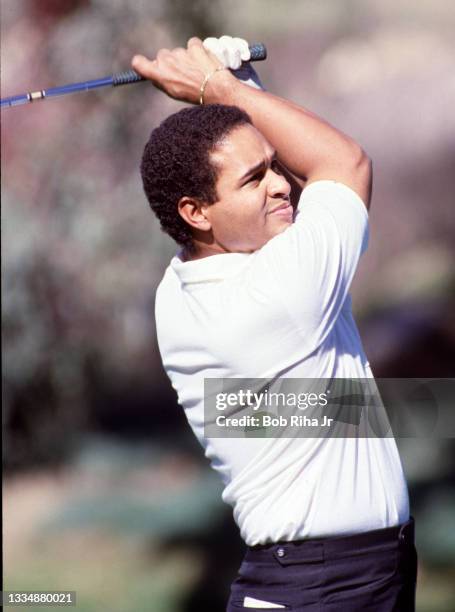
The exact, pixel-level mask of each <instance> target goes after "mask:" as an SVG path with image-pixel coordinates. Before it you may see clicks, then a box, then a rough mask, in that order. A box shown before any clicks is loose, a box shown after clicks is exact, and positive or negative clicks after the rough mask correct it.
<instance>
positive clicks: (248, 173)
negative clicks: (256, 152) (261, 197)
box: [239, 151, 276, 181]
mask: <svg viewBox="0 0 455 612" xmlns="http://www.w3.org/2000/svg"><path fill="white" fill-rule="evenodd" d="M275 159H276V151H273V153H272V154H271V156H270V161H274V160H275ZM262 168H264V160H262V161H260V162H259V163H258V164H256V165H255V166H252V167H251V168H249V169H248V170H247V171H246V172H245V174H243V175H242V176H241V177H240V178H239V181H243V180H244V179H246V178H247V177H249V176H251V175H252V174H255V173H256V172H258V171H259V170H262Z"/></svg>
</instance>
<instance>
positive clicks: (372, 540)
mask: <svg viewBox="0 0 455 612" xmlns="http://www.w3.org/2000/svg"><path fill="white" fill-rule="evenodd" d="M398 545H404V546H408V545H414V519H413V517H412V516H411V517H410V518H409V520H408V521H406V522H405V523H403V524H402V525H397V526H396V527H386V528H385V529H376V530H374V531H365V532H363V533H357V534H355V535H349V536H331V537H329V538H310V539H308V540H295V541H293V542H276V543H274V544H263V545H258V546H249V547H247V552H246V555H245V561H250V562H253V563H256V562H259V563H267V562H273V563H276V561H278V562H279V563H280V564H281V565H291V564H294V563H315V562H318V561H319V562H322V561H325V560H328V559H336V558H340V557H345V556H351V555H356V554H362V553H367V552H374V551H375V550H385V549H388V548H390V549H392V548H394V547H397V546H398Z"/></svg>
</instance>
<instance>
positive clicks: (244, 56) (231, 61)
mask: <svg viewBox="0 0 455 612" xmlns="http://www.w3.org/2000/svg"><path fill="white" fill-rule="evenodd" d="M202 44H203V45H204V47H205V48H206V49H207V50H208V51H211V52H212V53H213V54H214V55H215V56H216V57H217V59H218V60H219V61H220V62H221V63H222V64H223V65H224V66H225V67H226V68H229V69H230V70H231V72H232V73H233V74H234V75H235V76H236V77H237V78H238V79H239V80H240V81H242V82H243V83H245V85H250V86H251V87H255V88H256V89H264V87H263V86H262V83H261V81H260V79H259V77H258V75H257V73H256V71H255V70H254V68H253V67H252V66H251V63H250V61H249V59H250V56H251V54H250V49H249V47H248V43H247V41H246V40H244V39H243V38H232V36H221V38H213V37H210V38H206V39H205V40H204V42H203V43H202Z"/></svg>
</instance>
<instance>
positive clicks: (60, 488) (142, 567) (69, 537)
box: [0, 0, 455, 612]
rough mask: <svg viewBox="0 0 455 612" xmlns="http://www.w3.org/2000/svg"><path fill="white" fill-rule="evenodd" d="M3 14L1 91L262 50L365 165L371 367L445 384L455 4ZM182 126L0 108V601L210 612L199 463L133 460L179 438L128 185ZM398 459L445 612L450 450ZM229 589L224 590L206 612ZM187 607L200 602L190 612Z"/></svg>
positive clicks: (423, 450)
mask: <svg viewBox="0 0 455 612" xmlns="http://www.w3.org/2000/svg"><path fill="white" fill-rule="evenodd" d="M0 8H1V16H2V19H1V39H2V46H1V60H2V83H1V88H2V96H6V95H13V94H15V93H20V92H21V91H28V90H33V89H39V88H41V87H47V86H53V85H58V84H63V83H67V82H72V81H77V80H84V79H90V78H96V77H100V76H102V75H104V74H109V73H112V72H114V71H117V70H122V69H124V68H127V67H128V66H129V61H130V58H131V57H132V55H133V54H134V53H136V52H141V53H144V54H146V55H149V56H150V57H153V56H154V54H155V53H156V52H157V51H158V49H159V48H161V47H167V48H172V47H173V46H183V45H184V44H185V42H186V38H187V37H189V36H192V35H198V36H200V37H201V38H204V37H205V36H206V35H217V34H224V33H228V34H234V35H238V36H244V37H246V38H248V39H250V40H251V41H252V42H253V41H263V42H265V43H266V44H267V47H268V50H269V59H268V61H267V62H264V63H263V64H261V66H260V68H259V70H260V72H261V75H262V76H263V80H264V82H265V84H266V87H267V88H268V89H269V90H270V91H273V92H277V93H278V94H280V95H283V96H284V97H289V98H290V99H293V100H295V101H296V102H297V103H302V104H304V105H306V106H308V107H310V108H312V109H313V110H315V111H316V112H318V113H319V114H321V115H322V116H324V117H326V118H327V119H328V120H329V121H331V122H332V123H334V124H335V125H337V126H339V127H340V128H341V129H343V130H344V131H345V132H347V133H349V134H351V135H352V136H353V137H355V138H357V139H358V140H359V142H360V143H361V144H362V145H363V146H364V148H365V149H366V150H367V152H368V153H369V155H370V156H371V157H372V158H373V160H374V167H375V186H374V199H373V207H372V211H371V239H370V248H369V251H368V254H367V255H366V257H364V260H363V261H362V263H361V266H360V269H359V273H358V275H357V278H356V281H355V283H354V288H353V294H354V304H355V307H356V308H357V311H358V313H360V314H361V320H360V327H361V335H362V338H363V341H364V345H365V349H366V352H367V354H368V355H369V358H370V361H371V363H372V366H373V370H374V371H375V373H376V374H377V375H382V376H393V377H400V376H405V377H406V376H411V377H416V376H424V377H426V376H450V375H452V376H453V372H454V364H455V317H454V313H455V276H454V267H453V259H454V255H455V246H454V245H455V241H454V239H453V237H454V235H455V215H454V214H453V193H454V176H453V167H454V163H455V114H454V113H453V100H454V99H455V82H454V80H453V55H454V51H455V49H454V47H455V45H454V41H453V28H454V25H455V8H454V4H453V2H451V1H450V0H424V1H422V2H419V3H416V2H414V1H413V0H402V1H401V2H399V3H397V2H395V1H393V0H383V1H382V2H381V3H377V2H363V1H362V0H340V2H337V3H334V2H328V1H325V2H320V1H319V0H302V2H299V3H296V2H293V1H291V0H283V1H281V2H275V1H274V0H249V1H247V2H245V1H241V0H228V1H225V2H221V1H215V0H210V1H209V0H198V1H195V2H185V1H184V0H167V1H166V0H153V1H152V0H150V1H149V0H148V1H145V0H140V1H134V2H133V1H132V0H64V1H57V0H43V1H40V2H35V1H34V0H17V1H15V2H11V1H10V0H0ZM180 107H181V105H180V104H179V103H177V102H175V101H172V100H169V99H167V98H165V97H164V96H163V95H162V94H161V93H160V92H157V91H156V90H155V89H154V88H153V87H152V86H151V85H150V84H147V83H142V84H137V85H132V86H126V87H123V88H117V89H113V90H109V91H108V90H103V91H101V92H93V93H87V94H81V95H79V96H73V97H68V98H65V99H62V100H58V101H48V102H41V103H37V104H33V105H29V106H23V107H17V108H15V109H10V110H5V111H2V133H1V143H2V158H1V165H2V166H1V170H2V255H3V257H2V298H3V299H2V329H3V337H2V339H3V357H4V359H3V405H4V413H3V422H4V442H5V453H4V462H5V466H6V468H7V470H8V472H7V473H8V475H9V476H10V477H11V479H12V480H11V481H9V482H10V483H11V487H10V486H9V485H8V487H7V498H8V497H9V503H10V508H11V513H10V514H8V515H7V517H6V531H5V537H6V541H7V548H6V557H7V560H8V570H7V571H8V573H7V576H8V585H9V588H27V589H28V588H33V586H36V588H40V587H42V585H46V588H47V586H52V585H54V584H55V585H56V588H57V585H58V586H61V588H68V585H70V584H74V582H76V584H75V586H76V588H78V589H79V588H80V590H81V593H83V601H82V603H81V604H80V605H81V606H82V607H81V608H80V609H82V610H87V612H88V611H89V610H90V611H92V610H93V611H94V610H100V609H110V610H116V609H118V610H122V611H126V612H128V611H129V610H137V609H139V610H141V609H146V608H147V607H148V604H149V603H150V600H151V599H150V598H152V599H153V602H154V608H153V609H154V610H155V611H159V610H162V611H163V612H171V611H172V612H175V611H177V610H182V609H185V610H188V612H189V611H190V610H194V609H199V610H203V609H205V608H204V606H203V605H202V604H200V605H199V604H197V602H198V601H200V600H198V597H200V595H197V594H194V593H196V592H198V593H201V592H202V593H203V592H204V591H207V590H209V588H208V583H209V584H212V585H215V584H217V580H218V577H217V574H216V568H217V567H220V566H221V564H222V563H223V554H222V552H220V550H211V549H210V546H213V544H214V542H216V541H217V538H218V537H219V535H220V533H223V534H228V538H227V539H228V541H223V546H224V547H225V549H226V550H228V548H229V546H230V545H234V543H235V542H237V540H236V539H235V538H236V537H237V536H235V535H232V532H229V527H227V526H226V525H224V526H223V527H222V528H218V531H219V532H220V533H218V534H217V535H216V536H215V535H214V532H213V530H216V527H215V525H216V524H217V522H216V519H215V516H219V514H218V513H219V512H220V510H217V503H218V501H219V498H218V493H217V487H216V485H215V484H214V481H213V480H212V479H211V478H212V477H211V476H208V475H207V474H206V472H204V471H203V468H201V467H200V465H199V466H198V467H197V468H194V474H193V475H192V477H191V478H190V479H189V481H188V484H187V486H185V484H184V483H183V482H181V480H180V479H179V475H178V472H179V470H181V471H182V473H183V474H184V473H185V470H184V466H183V465H182V463H181V462H180V463H179V462H178V461H177V463H176V465H178V470H174V471H172V475H171V476H169V475H168V480H164V481H163V480H160V479H159V478H158V479H157V480H156V481H155V480H153V475H154V474H155V471H156V470H157V471H158V473H159V472H160V468H159V466H160V461H161V459H159V457H158V456H156V457H152V456H151V455H148V454H147V453H145V455H144V456H143V457H142V458H141V456H139V455H140V453H141V452H142V450H140V449H141V448H142V447H140V448H139V447H138V444H139V442H138V439H142V438H143V437H144V436H148V437H149V438H150V440H151V442H150V444H152V441H153V445H154V446H156V447H157V449H158V450H159V448H161V447H160V444H162V443H163V440H164V439H166V440H167V441H168V442H170V441H171V440H172V442H173V444H174V446H175V449H176V451H175V452H176V453H177V454H178V452H180V451H177V449H179V448H181V444H182V440H181V438H180V433H179V432H184V433H183V434H182V435H183V436H185V435H186V436H187V438H188V439H189V436H190V433H189V432H188V429H187V425H186V422H185V418H184V416H183V415H182V414H181V412H179V409H178V407H177V406H176V403H175V395H174V394H173V393H172V391H170V389H169V384H168V382H167V379H166V378H165V376H164V373H163V371H162V367H161V364H160V359H159V354H158V351H157V347H156V341H155V329H154V321H153V305H154V294H155V290H156V287H157V284H158V282H159V280H160V278H161V276H162V274H163V271H164V268H165V266H166V265H167V263H168V261H169V259H170V257H171V255H172V254H173V253H174V251H175V247H174V245H173V244H172V242H171V241H170V240H168V239H167V237H166V236H164V235H163V234H162V233H161V232H160V230H159V227H158V224H157V223H156V222H155V220H154V218H153V215H152V214H151V213H150V211H148V209H147V203H146V201H145V197H144V195H143V193H142V188H141V184H140V177H139V172H138V166H139V161H140V157H141V153H142V147H143V145H144V144H145V142H146V140H147V138H148V136H149V133H150V131H151V129H152V128H153V127H154V126H156V125H157V124H158V123H159V122H160V121H161V120H162V119H164V118H165V117H166V116H167V115H168V114H169V113H171V112H174V111H176V110H178V109H179V108H180ZM90 431H91V432H93V431H99V432H100V431H103V432H111V433H112V432H115V433H116V434H118V435H119V434H122V435H123V436H125V435H126V434H128V435H129V436H130V437H131V436H132V437H133V442H132V444H133V446H132V447H131V448H130V450H128V451H126V450H124V449H123V450H120V449H119V447H118V446H116V445H114V446H113V448H111V450H107V449H106V445H105V444H101V445H100V444H99V443H96V444H94V446H93V447H91V448H92V450H91V451H90V452H88V451H87V444H88V442H87V440H86V436H87V432H90ZM399 444H400V450H401V452H402V456H403V462H404V467H405V471H406V474H407V476H408V478H409V481H410V492H411V498H412V507H413V512H414V514H415V516H416V519H417V539H418V543H419V550H420V552H421V580H420V583H419V610H420V612H423V611H426V610H428V611H430V610H431V611H432V612H434V611H440V612H442V611H448V610H451V609H453V605H452V603H451V602H453V600H454V599H455V595H454V592H453V584H454V576H453V569H452V568H453V565H454V554H455V552H454V551H455V543H454V542H453V538H452V537H451V534H452V533H454V532H455V528H454V526H453V524H452V521H453V515H454V512H455V507H454V498H453V489H454V487H453V484H454V482H453V479H454V476H453V474H454V466H455V445H454V444H453V440H430V439H428V440H412V439H409V440H399ZM94 448H97V449H98V450H97V451H94V450H93V449H94ZM134 448H135V449H136V450H138V448H139V451H138V452H139V455H137V454H135V452H134V451H133V450H132V449H134ZM194 450H195V447H191V450H190V451H189V455H188V456H185V457H186V458H185V460H184V463H185V461H186V462H188V464H189V465H191V462H192V461H194V459H192V457H193V454H194ZM197 450H198V452H199V453H200V455H202V453H201V451H200V449H197ZM93 453H95V455H96V453H99V457H103V458H102V459H99V460H97V459H95V458H94V455H93ZM158 455H159V452H158ZM127 457H129V459H127ZM189 457H191V459H190V458H189ZM84 461H86V462H87V463H86V464H87V466H90V468H89V471H90V470H91V471H93V474H94V475H93V481H92V483H91V484H88V480H86V479H85V476H84V477H83V478H82V477H81V478H82V480H78V479H77V478H76V480H72V478H73V476H74V473H76V474H79V473H83V474H85V475H87V470H86V469H85V468H84V465H85V464H84ZM78 462H79V463H78ZM125 462H126V464H125ZM45 465H47V466H51V465H53V466H60V468H59V471H57V472H56V474H55V475H54V476H52V477H51V476H50V475H48V477H47V478H48V480H46V478H45V477H43V478H40V477H39V476H37V480H36V481H35V480H34V479H33V477H32V476H30V474H29V471H30V470H39V469H40V468H41V467H42V466H45ZM108 466H110V467H108ZM133 466H135V467H133ZM138 466H142V467H138ZM204 469H206V468H204ZM131 470H133V471H134V472H135V473H137V471H138V470H139V472H140V474H141V477H140V478H139V479H138V480H135V478H134V476H133V474H132V472H131ZM165 471H166V470H165ZM21 473H22V476H21ZM147 473H149V474H150V475H151V478H152V480H153V482H152V483H151V482H150V481H149V480H147V478H146V477H145V474H147ZM84 479H85V480H84ZM50 481H52V484H49V483H50ZM127 481H130V482H133V483H136V484H134V485H131V486H132V489H131V490H126V489H125V488H124V485H123V484H122V486H120V484H119V483H125V482H127ZM46 482H47V485H46ZM14 483H16V485H15V484H14ZM106 483H107V484H106ZM172 483H174V484H172ZM176 483H178V486H176ZM173 486H174V488H173ZM175 487H176V488H175ZM21 493H22V495H21ZM217 500H218V501H217ZM68 504H70V505H68ZM175 508H177V510H175ZM170 509H172V511H171V510H170ZM57 510H58V512H57ZM183 510H188V513H189V514H188V516H189V517H190V518H188V521H186V520H185V518H184V517H183V514H182V513H181V512H182V511H183ZM174 512H175V514H174ZM212 513H213V517H214V523H213V524H212V523H211V521H210V517H211V514H212ZM11 517H14V520H12V519H11ZM21 517H22V518H23V519H24V520H22V518H21ZM197 517H199V519H198V518H197ZM95 519H96V520H95ZM52 521H54V523H53V522H52ZM100 522H102V523H103V525H104V527H105V529H106V531H107V532H108V534H107V535H106V534H105V535H104V536H103V535H100V530H99V525H100ZM63 524H66V526H67V528H66V529H63ZM228 524H229V525H231V527H232V520H231V519H230V523H228ZM27 525H29V526H30V529H27ZM44 525H47V526H48V530H46V534H47V535H46V538H47V545H46V544H45V542H44V541H43V534H41V539H40V536H39V534H40V532H41V531H42V530H43V526H44ZM52 525H53V527H52ZM209 525H211V528H212V531H210V528H209ZM205 526H206V527H207V531H204V528H205ZM121 527H122V528H125V530H124V531H122V529H121ZM130 527H131V529H130ZM180 527H185V529H187V532H188V534H190V539H191V543H189V542H183V541H182V534H179V533H178V531H179V529H180ZM158 528H159V530H163V532H166V534H167V537H168V538H169V539H172V538H176V537H178V539H179V544H178V546H177V548H176V549H175V550H174V552H173V553H172V554H169V556H167V557H165V559H166V561H164V562H163V560H162V559H160V558H159V556H157V557H156V558H155V557H154V556H153V555H154V554H155V553H156V554H157V555H158V552H157V551H159V550H160V544H159V542H157V540H158V538H157V532H158ZM52 529H54V531H52ZM49 530H50V531H49ZM113 531H115V534H116V535H114V534H113V533H112V532H113ZM120 531H122V535H121V536H120V535H119V533H120ZM215 533H216V532H215ZM135 534H136V535H135ZM138 534H142V535H141V537H143V538H144V541H145V549H146V550H145V551H144V549H143V548H142V544H143V543H138V538H139V539H140V537H139V535H138ZM91 538H92V539H93V546H91V542H92V540H91ZM97 538H99V539H97ZM196 540H197V543H195V542H196ZM78 542H79V544H78ZM201 542H202V543H201ZM19 543H21V544H20V546H19ZM16 544H17V550H19V549H20V550H21V551H22V552H18V553H17V556H16V552H15V550H16ZM38 545H39V548H40V550H41V553H40V555H39V556H37V554H36V550H38V548H37V546H38ZM147 546H149V547H150V548H147ZM21 547H22V548H21ZM208 550H211V553H210V554H211V556H209V557H208V559H209V560H208V561H207V559H206V561H205V562H204V561H201V556H200V555H202V558H204V555H207V554H208V553H207V551H208ZM147 551H149V552H150V551H151V552H150V555H151V556H148V553H147ZM153 551H155V553H153ZM65 555H66V556H65ZM187 555H190V556H189V557H188V556H187ZM138 557H139V559H138ZM59 558H62V559H64V560H66V563H60V564H59V563H58V561H57V560H58V559H59ZM229 559H230V561H229V562H228V561H226V566H225V567H223V569H222V570H221V569H220V571H219V572H218V573H219V574H223V576H224V578H225V580H226V581H227V578H228V577H229V572H232V573H233V572H234V571H235V569H236V567H235V565H236V563H235V562H234V559H235V553H234V552H233V554H232V556H231V557H229ZM229 563H231V565H229ZM100 568H101V569H100ZM151 568H152V571H151ZM210 571H212V573H210ZM232 575H233V574H232ZM54 578H55V582H54V581H53V579H54ZM109 580H110V582H108V581H109ZM198 581H199V582H198ZM204 581H205V582H204ZM25 582H27V584H25ZM196 583H197V584H199V587H200V588H199V589H197V588H195V586H194V585H195V584H196ZM226 584H227V582H226ZM226 584H224V586H223V585H219V586H217V589H218V591H217V592H218V595H217V597H219V599H218V600H217V601H222V599H223V588H225V586H226ZM191 585H192V586H191ZM107 587H109V588H111V587H112V592H111V594H108V592H107ZM191 589H193V604H191V602H190V601H189V600H188V601H187V602H186V604H184V603H182V601H183V599H180V600H179V598H184V591H185V592H189V591H191ZM126 593H128V594H130V596H131V598H132V600H131V601H126V599H125V594H126ZM214 597H215V596H214ZM194 602H196V603H194ZM191 605H193V608H191ZM198 605H199V608H198ZM83 606H85V607H83ZM185 606H186V607H185ZM220 606H221V604H220ZM220 606H218V607H220ZM207 609H210V608H207ZM211 609H217V606H216V605H212V608H211Z"/></svg>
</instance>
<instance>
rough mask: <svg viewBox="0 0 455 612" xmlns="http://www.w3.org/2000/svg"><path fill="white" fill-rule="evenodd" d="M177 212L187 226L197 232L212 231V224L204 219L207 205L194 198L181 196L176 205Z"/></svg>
mask: <svg viewBox="0 0 455 612" xmlns="http://www.w3.org/2000/svg"><path fill="white" fill-rule="evenodd" d="M177 210H178V211H179V215H180V216H181V217H182V219H183V220H184V221H186V223H188V225H191V227H194V228H195V229H197V230H201V231H203V232H207V231H209V230H210V229H212V224H211V223H210V221H209V220H208V219H207V217H206V214H205V213H206V210H207V204H205V203H204V202H201V200H198V199H196V198H190V197H188V196H183V198H180V200H179V203H178V204H177Z"/></svg>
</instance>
